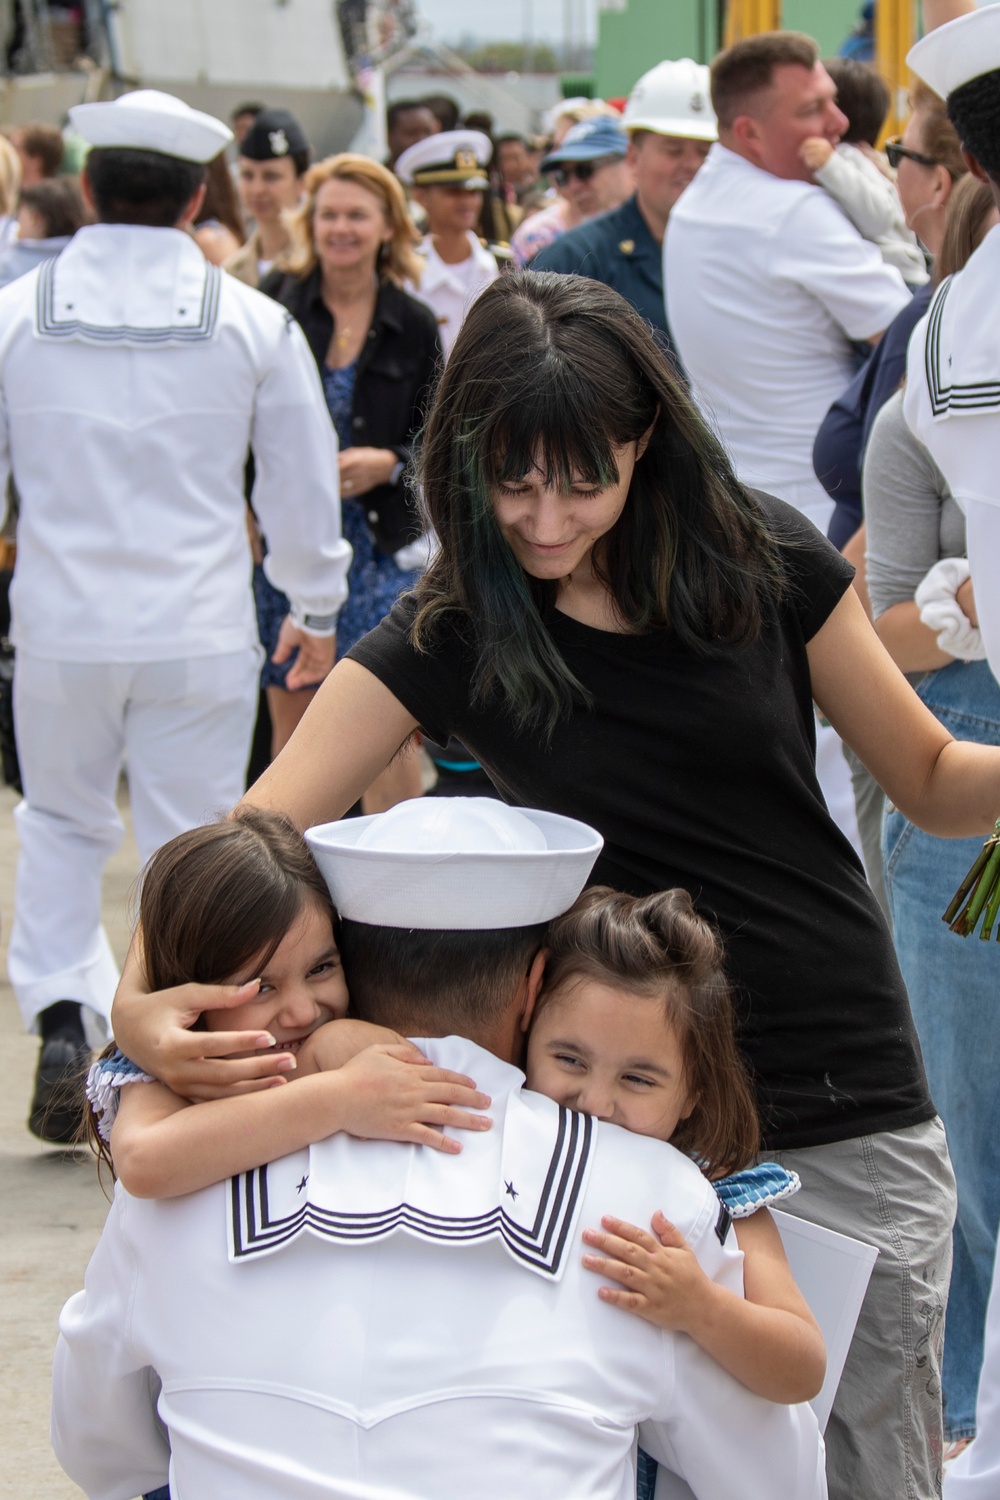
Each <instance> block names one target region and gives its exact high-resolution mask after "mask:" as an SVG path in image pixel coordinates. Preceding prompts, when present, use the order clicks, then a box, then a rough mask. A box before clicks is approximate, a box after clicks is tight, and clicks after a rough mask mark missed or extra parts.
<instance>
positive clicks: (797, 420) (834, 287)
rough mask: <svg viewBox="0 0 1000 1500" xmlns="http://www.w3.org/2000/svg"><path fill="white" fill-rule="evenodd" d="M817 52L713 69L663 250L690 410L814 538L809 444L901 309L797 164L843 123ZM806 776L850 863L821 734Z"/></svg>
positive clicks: (770, 52) (818, 504)
mask: <svg viewBox="0 0 1000 1500" xmlns="http://www.w3.org/2000/svg"><path fill="white" fill-rule="evenodd" d="M818 57H819V52H818V48H817V46H816V43H815V42H814V41H813V40H812V39H811V38H810V37H807V36H802V35H800V34H799V33H798V32H794V31H787V32H782V31H775V32H766V33H764V34H763V35H761V36H754V37H747V38H746V39H745V40H743V41H741V42H737V43H736V45H735V46H733V47H730V48H729V49H728V50H727V51H725V52H722V53H720V55H719V56H718V57H717V58H716V59H715V61H714V62H713V64H712V70H711V80H712V104H713V106H714V108H715V112H716V114H717V116H718V119H719V141H718V144H717V145H715V146H713V147H712V150H711V152H710V154H709V157H708V160H707V162H706V163H705V165H704V167H702V169H701V171H700V172H699V173H698V176H697V177H696V178H695V179H694V181H693V182H692V184H691V186H690V187H689V188H688V189H687V190H686V191H685V192H684V193H683V194H682V195H681V198H680V200H679V201H678V203H677V204H676V206H675V208H674V211H673V213H672V214H671V215H670V223H669V225H668V226H667V235H666V239H665V242H664V254H665V276H664V279H665V284H666V288H667V293H666V296H667V318H668V322H669V324H670V327H671V329H672V330H673V335H674V342H675V343H676V345H677V350H678V353H679V354H680V357H681V363H682V364H683V366H684V368H685V369H686V371H687V373H688V375H689V377H690V380H691V388H692V393H693V395H694V399H695V401H696V402H697V404H698V406H699V407H700V409H701V412H702V415H703V416H704V417H705V418H706V420H707V421H708V422H709V423H711V424H712V425H713V426H715V427H716V428H717V430H718V432H719V433H720V435H721V436H722V439H723V441H724V442H725V445H726V447H727V449H728V450H729V454H730V457H731V458H732V460H733V464H734V466H735V468H736V473H737V474H738V476H739V478H740V479H742V480H743V481H744V483H745V484H748V485H752V486H755V487H756V488H758V489H762V490H767V491H768V492H769V493H770V494H773V495H777V496H778V497H779V498H780V499H782V500H787V501H788V503H789V504H790V505H794V506H795V507H796V509H797V510H800V511H802V513H803V514H804V515H806V516H808V517H809V519H810V520H811V521H812V522H814V524H815V525H816V526H818V527H819V529H820V530H821V531H822V532H824V533H825V532H826V529H827V526H828V524H829V522H830V518H831V516H832V514H833V501H832V500H831V499H830V497H829V495H828V494H827V493H826V491H825V490H824V488H823V486H822V485H821V484H820V482H819V480H818V479H817V478H816V475H815V473H814V471H813V463H812V450H813V442H814V440H815V437H816V431H817V429H818V427H819V424H820V422H821V421H822V420H823V418H824V417H825V415H826V413H827V411H828V410H829V408H830V405H831V403H832V402H833V401H834V400H835V399H836V398H837V396H839V395H840V394H841V392H842V391H843V390H844V389H845V387H846V386H847V385H848V384H849V382H850V379H851V376H852V374H853V373H854V369H855V366H856V352H855V350H853V349H852V343H861V344H864V343H866V342H867V341H871V340H875V339H877V338H878V336H879V335H880V334H881V333H883V332H884V330H885V329H886V328H887V327H888V325H889V323H890V322H891V321H892V319H893V318H894V317H895V316H896V314H897V313H898V312H899V311H900V309H901V308H903V307H905V306H906V304H907V302H908V300H909V296H910V294H909V292H908V290H907V288H906V286H905V285H904V283H903V278H902V276H901V275H900V274H899V272H898V271H897V270H895V269H894V268H893V267H890V266H887V265H885V264H884V263H883V260H882V257H881V255H880V253H879V251H878V250H877V249H876V247H875V246H874V245H872V244H869V243H868V242H867V241H866V240H863V239H862V238H861V236H860V234H859V233H858V231H857V230H856V229H855V228H854V225H853V224H852V223H851V222H850V220H849V219H848V218H847V216H846V215H845V214H844V213H843V212H842V210H841V209H840V208H839V207H838V206H837V204H836V203H835V202H834V201H833V199H832V198H831V197H829V196H828V195H827V194H826V193H825V192H824V191H823V189H822V188H821V187H817V186H816V184H815V183H814V182H813V179H812V175H811V173H810V171H809V169H808V167H807V166H806V165H805V163H804V162H803V160H802V157H801V155H800V152H801V148H802V145H803V142H804V141H805V140H806V139H807V138H808V137H810V136H813V137H815V136H822V137H824V138H825V139H826V140H828V141H829V142H830V144H831V145H836V143H837V142H838V141H839V140H840V136H841V133H842V131H843V130H844V129H845V127H846V123H847V122H846V119H845V117H844V115H843V114H841V112H840V110H839V109H838V108H837V105H836V94H837V90H836V87H835V85H834V82H833V80H832V78H831V77H830V75H829V74H828V73H827V71H826V69H825V68H824V67H823V66H822V64H821V63H820V62H819V60H818ZM816 750H817V760H816V764H817V773H818V775H819V779H820V784H821V786H822V788H823V793H824V795H825V797H826V800H827V804H828V806H829V808H830V811H831V813H832V814H833V816H834V818H835V819H836V821H837V822H838V824H839V825H840V827H841V828H842V829H843V831H844V833H845V834H846V835H847V836H848V838H850V839H851V841H852V843H853V844H854V846H855V848H856V849H857V850H858V852H859V854H860V852H861V850H860V837H859V835H858V827H857V815H856V812H855V805H854V793H853V791H852V788H851V779H850V772H849V770H848V767H847V762H846V761H845V759H844V755H843V751H842V748H841V745H840V741H839V740H838V739H837V737H836V736H835V735H834V733H833V731H832V730H830V729H828V728H827V727H826V726H822V725H821V726H820V732H819V733H818V735H817V747H816Z"/></svg>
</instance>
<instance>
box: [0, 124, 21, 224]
mask: <svg viewBox="0 0 1000 1500" xmlns="http://www.w3.org/2000/svg"><path fill="white" fill-rule="evenodd" d="M20 191H21V158H20V157H19V156H18V154H17V152H16V150H15V149H14V147H13V146H12V145H11V143H10V141H9V140H8V139H7V137H6V136H5V135H0V250H6V249H7V248H8V247H9V246H10V245H12V244H13V243H14V241H15V240H16V239H17V200H18V195H19V193H20Z"/></svg>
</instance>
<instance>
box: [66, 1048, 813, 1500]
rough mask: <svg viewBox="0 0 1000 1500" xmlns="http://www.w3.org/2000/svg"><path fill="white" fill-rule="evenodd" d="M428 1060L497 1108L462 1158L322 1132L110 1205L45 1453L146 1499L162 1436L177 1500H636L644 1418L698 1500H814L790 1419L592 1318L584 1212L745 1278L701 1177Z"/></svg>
mask: <svg viewBox="0 0 1000 1500" xmlns="http://www.w3.org/2000/svg"><path fill="white" fill-rule="evenodd" d="M420 1045H421V1047H422V1048H423V1049H424V1050H425V1052H426V1053H427V1055H428V1056H429V1057H430V1058H431V1059H432V1060H433V1061H434V1062H435V1063H437V1064H438V1065H440V1066H443V1067H450V1068H457V1069H459V1070H460V1071H462V1072H465V1073H468V1074H469V1075H470V1076H472V1077H474V1078H475V1079H476V1081H477V1083H478V1085H479V1086H480V1087H481V1088H483V1089H485V1090H487V1091H488V1092H489V1093H490V1095H491V1096H492V1100H493V1103H492V1107H491V1114H492V1116H493V1118H494V1120H495V1124H494V1127H493V1129H492V1130H491V1131H489V1132H488V1133H485V1134H483V1135H478V1134H477V1135H463V1137H462V1142H463V1151H462V1154H461V1155H460V1156H458V1157H450V1156H449V1157H446V1156H442V1155H441V1154H440V1153H437V1152H433V1151H428V1150H426V1149H424V1148H419V1147H412V1146H400V1145H395V1144H381V1143H361V1142H358V1141H354V1140H351V1139H350V1138H349V1137H347V1136H335V1137H332V1138H331V1139H329V1140H327V1141H323V1142H321V1143H320V1144H319V1145H317V1146H314V1147H313V1148H312V1149H311V1150H309V1151H303V1152H299V1153H296V1154H295V1155H294V1156H291V1157H287V1158H285V1159H284V1160H282V1161H279V1162H276V1163H274V1164H273V1165H272V1166H270V1167H267V1168H263V1169H261V1170H260V1171H258V1172H253V1173H248V1174H245V1175H244V1176H243V1177H239V1178H234V1179H233V1180H232V1182H231V1183H226V1184H221V1185H219V1186H217V1187H214V1188H210V1189H207V1190H206V1191H204V1192H201V1193H196V1194H193V1195H191V1196H190V1197H187V1198H180V1199H174V1200H172V1201H167V1202H162V1203H154V1202H149V1201H139V1200H136V1199H132V1198H130V1197H129V1196H128V1194H126V1193H124V1192H123V1191H122V1190H121V1188H119V1189H118V1191H117V1194H116V1198H115V1203H114V1205H113V1207H112V1210H111V1214H110V1216H109V1219H108V1223H107V1227H106V1228H105V1231H104V1234H103V1237H102V1239H101V1243H100V1245H99V1246H98V1248H97V1251H96V1253H95V1255H94V1258H93V1260H92V1262H91V1265H90V1268H89V1271H88V1273H87V1281H86V1289H85V1291H83V1292H81V1293H79V1294H78V1295H77V1296H76V1297H74V1298H73V1299H72V1300H71V1301H70V1302H69V1303H68V1304H67V1306H66V1308H65V1309H64V1311H63V1314H62V1318H61V1324H60V1327H61V1333H60V1339H59V1346H58V1350H57V1353H56V1361H55V1372H54V1409H53V1441H54V1444H55V1448H56V1452H57V1455H58V1457H59V1459H60V1462H61V1463H62V1464H63V1466H64V1467H65V1468H66V1470H67V1472H68V1473H69V1474H70V1476H71V1477H72V1478H73V1479H74V1480H75V1481H76V1483H78V1484H79V1485H80V1486H81V1487H82V1488H83V1489H84V1490H85V1491H86V1493H87V1494H88V1495H89V1496H91V1497H92V1500H126V1497H131V1496H133V1495H135V1494H136V1493H137V1492H139V1491H141V1490H144V1489H150V1488H152V1487H154V1486H155V1485H158V1484H162V1483H163V1482H164V1480H165V1479H166V1477H167V1458H168V1439H169V1447H170V1452H171V1454H172V1458H171V1466H170V1483H171V1488H172V1491H173V1495H174V1500H192V1497H201V1496H209V1495H211V1496H226V1495H237V1494H238V1495H239V1496H240V1500H265V1497H266V1500H274V1496H275V1495H276V1494H279V1493H280V1494H281V1495H282V1497H283V1500H320V1497H331V1496H336V1497H340V1500H373V1497H375V1496H378V1497H380V1500H392V1497H398V1500H404V1497H405V1500H457V1497H459V1496H468V1495H475V1496H476V1497H477V1500H494V1497H495V1500H511V1497H512V1496H515V1495H516V1496H518V1497H519V1500H552V1497H553V1496H567V1497H569V1496H572V1497H573V1500H634V1495H635V1471H634V1440H635V1429H636V1427H637V1425H638V1424H639V1423H644V1424H645V1425H644V1427H643V1432H642V1441H643V1443H644V1445H645V1446H646V1447H647V1448H648V1449H649V1450H650V1451H651V1452H652V1453H653V1454H654V1456H655V1457H656V1458H657V1459H659V1460H660V1461H661V1462H662V1463H665V1464H667V1465H669V1466H670V1467H671V1468H672V1469H673V1470H674V1472H675V1473H677V1474H679V1475H680V1476H682V1479H683V1481H684V1482H685V1483H686V1484H687V1485H689V1486H690V1490H691V1492H692V1493H693V1494H694V1495H695V1496H697V1497H702V1500H721V1497H723V1496H725V1497H726V1500H775V1497H779V1496H780V1500H821V1497H823V1496H825V1494H826V1484H825V1477H824V1467H823V1444H822V1439H821V1438H820V1436H819V1432H818V1429H817V1426H816V1421H815V1418H814V1416H813V1413H812V1411H811V1409H810V1408H809V1407H779V1406H772V1405H770V1404H769V1403H767V1402H765V1401H761V1400H759V1399H758V1398H757V1397H754V1396H751V1395H750V1393H749V1392H748V1391H746V1390H745V1389H744V1388H743V1387H742V1386H740V1385H739V1384H738V1383H737V1382H736V1381H735V1380H733V1379H732V1378H731V1377H730V1376H729V1375H727V1374H725V1373H724V1372H723V1371H722V1369H721V1368H720V1367H719V1366H718V1365H716V1364H715V1363H714V1362H713V1361H712V1360H711V1359H709V1358H708V1356H707V1355H705V1354H704V1353H703V1352H702V1351H701V1350H700V1349H699V1348H698V1347H697V1345H696V1344H695V1343H694V1342H693V1341H692V1340H691V1339H689V1338H687V1337H685V1336H683V1335H673V1334H668V1333H663V1332H662V1331H660V1330H658V1329H656V1328H654V1327H652V1326H651V1325H650V1324H649V1323H646V1322H645V1321H643V1320H642V1319H639V1318H636V1317H632V1316H630V1315H628V1314H626V1313H623V1312H621V1311H620V1310H618V1309H616V1308H613V1307H609V1306H607V1305H606V1304H605V1303H603V1302H601V1301H600V1300H599V1298H598V1296H597V1291H598V1287H599V1285H600V1282H599V1280H598V1278H597V1277H596V1276H595V1275H594V1274H593V1273H592V1272H589V1271H585V1270H584V1269H583V1266H582V1264H581V1256H582V1253H583V1249H584V1247H583V1245H582V1243H581V1239H580V1235H581V1231H582V1230H583V1228H584V1227H586V1226H596V1225H599V1222H600V1217H601V1215H602V1214H603V1213H609V1212H613V1213H615V1214H618V1215H621V1216H623V1217H625V1218H627V1219H630V1220H632V1221H633V1222H635V1223H639V1224H648V1223H649V1221H650V1218H651V1216H652V1214H653V1212H654V1210H655V1209H656V1208H658V1207H659V1208H662V1209H663V1210H664V1212H665V1213H666V1214H667V1215H668V1217H669V1218H670V1219H671V1220H672V1221H673V1222H674V1223H675V1224H677V1225H678V1227H679V1228H680V1229H681V1231H682V1233H683V1234H684V1235H685V1236H686V1238H687V1239H688V1241H689V1243H690V1244H691V1246H692V1248H693V1250H694V1252H695V1254H696V1255H697V1256H698V1259H699V1261H700V1262H701V1264H702V1266H703V1267H704V1269H705V1271H706V1272H707V1274H708V1275H709V1276H711V1277H712V1278H714V1279H715V1280H717V1281H719V1282H720V1283H723V1284H725V1285H727V1286H729V1287H732V1288H734V1289H736V1290H739V1288H740V1285H741V1264H742V1257H741V1255H740V1254H739V1252H738V1250H737V1249H736V1245H735V1239H734V1236H733V1234H732V1233H731V1231H730V1232H728V1233H727V1230H728V1222H727V1219H726V1217H725V1215H724V1213H722V1211H721V1206H720V1204H719V1201H718V1199H717V1198H716V1196H715V1193H714V1192H713V1190H712V1189H711V1187H710V1186H709V1184H708V1183H707V1182H706V1181H705V1180H704V1178H703V1177H702V1176H701V1174H700V1173H699V1172H698V1170H697V1168H696V1167H695V1166H694V1165H693V1164H692V1163H691V1162H690V1161H689V1160H688V1159H686V1158H684V1157H682V1156H681V1155H679V1154H678V1153H677V1152H676V1151H674V1150H673V1149H672V1148H671V1147H669V1146H666V1145H663V1144H661V1143H660V1142H657V1141H652V1140H649V1139H646V1138H644V1137H642V1136H633V1135H628V1134H626V1133H625V1132H624V1131H622V1130H619V1129H618V1128H617V1127H614V1126H609V1125H604V1124H601V1125H598V1123H597V1122H596V1121H594V1120H592V1119H590V1118H589V1117H587V1116H583V1115H575V1114H572V1113H570V1112H568V1111H566V1110H562V1109H560V1108H559V1107H558V1106H557V1105H555V1104H554V1103H552V1101H550V1100H548V1099H543V1098H542V1097H541V1096H540V1095H537V1094H531V1093H528V1092H525V1091H523V1083H524V1078H523V1074H521V1073H520V1072H519V1071H518V1070H517V1069H516V1068H513V1067H510V1066H509V1065H507V1064H505V1063H503V1062H501V1061H499V1060H498V1059H497V1058H495V1057H494V1056H493V1055H492V1054H490V1053H488V1052H485V1051H483V1050H482V1049H481V1048H479V1047H477V1046H475V1045H473V1044H472V1043H471V1042H468V1041H465V1040H463V1039H462V1038H459V1037H448V1038H445V1039H442V1040H435V1041H429V1042H421V1043H420ZM723 1241H724V1243H723ZM157 1408H158V1410H157ZM161 1423H162V1424H165V1425H161Z"/></svg>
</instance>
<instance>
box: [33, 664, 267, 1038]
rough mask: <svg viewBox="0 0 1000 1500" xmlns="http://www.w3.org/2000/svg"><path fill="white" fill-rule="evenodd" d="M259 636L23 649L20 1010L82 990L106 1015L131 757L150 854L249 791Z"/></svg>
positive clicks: (139, 835)
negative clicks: (118, 650)
mask: <svg viewBox="0 0 1000 1500" xmlns="http://www.w3.org/2000/svg"><path fill="white" fill-rule="evenodd" d="M259 665H260V654H259V650H258V649H257V648H253V647H249V648H247V649H246V650H243V651H237V652H231V653H228V654H225V655H219V656H200V657H193V658H190V659H188V660H183V661H154V662H142V663H126V662H58V661H47V660H44V659H42V658H39V657H33V656H31V655H30V654H26V653H24V652H23V651H19V652H18V654H17V664H16V668H15V673H14V717H15V724H16V729H17V741H18V750H19V754H20V760H21V774H22V779H23V782H24V801H23V802H21V803H20V804H19V805H18V807H17V809H16V811H15V814H14V817H15V821H16V824H17V831H18V835H19V839H20V853H19V857H18V864H17V878H16V883H15V892H14V923H13V928H12V931H11V938H10V949H9V952H8V958H7V967H8V974H9V977H10V982H11V985H12V986H13V989H14V993H15V994H16V996H17V1000H18V1004H19V1005H20V1007H21V1014H22V1015H23V1017H24V1020H25V1024H26V1025H27V1026H28V1027H29V1029H34V1027H35V1018H36V1017H37V1015H38V1012H39V1011H41V1010H44V1009H45V1007H46V1006H48V1005H52V1004H53V1003H54V1002H55V1001H56V1000H77V1001H80V1002H81V1003H82V1004H83V1005H86V1006H88V1007H89V1008H90V1009H91V1010H93V1011H95V1012H96V1013H97V1014H98V1015H100V1016H103V1017H105V1018H107V1017H108V1016H109V1015H110V1013H111V1002H112V1000H113V998H114V992H115V986H116V985H117V982H118V969H117V965H116V963H115V960H114V957H113V955H112V952H111V947H110V944H109V942H108V939H107V935H106V934H105V931H104V928H103V926H102V925H101V876H102V873H103V870H104V866H105V863H106V862H107V860H108V858H109V856H110V855H111V854H113V853H114V851H115V850H116V849H117V848H118V845H119V844H120V843H121V839H122V836H123V833H124V829H123V827H122V821H121V818H120V817H119V815H118V809H117V807H116V804H115V793H116V790H117V785H118V777H119V773H120V771H121V767H122V763H123V761H124V763H125V766H126V768H127V771H128V781H129V795H130V801H131V806H132V819H133V824H134V828H135V837H136V843H137V844H138V846H139V854H140V857H141V858H142V861H143V863H145V861H146V860H147V859H148V858H149V856H150V855H151V854H152V853H153V852H154V850H156V849H157V848H159V846H160V845H161V844H162V843H164V842H165V841H166V840H167V839H170V838H173V837H174V836H175V835H176V834H178V833H182V832H183V831H184V830H185V829H187V828H193V827H195V826H196V825H197V824H199V823H203V822H207V821H209V820H211V819H212V818H214V817H216V816H218V815H219V814H220V813H224V812H227V811H228V810H229V808H230V807H232V806H233V804H234V803H236V802H238V801H239V799H240V797H241V796H242V795H243V786H244V777H245V774H246V765H247V760H248V757H249V751H250V739H251V736H252V734H253V725H254V718H255V715H256V710H257V696H258V687H257V684H258V676H259Z"/></svg>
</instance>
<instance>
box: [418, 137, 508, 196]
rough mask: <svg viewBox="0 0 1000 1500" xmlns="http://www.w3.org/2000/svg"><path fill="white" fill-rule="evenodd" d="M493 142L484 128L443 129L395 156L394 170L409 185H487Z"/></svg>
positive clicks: (475, 186)
mask: <svg viewBox="0 0 1000 1500" xmlns="http://www.w3.org/2000/svg"><path fill="white" fill-rule="evenodd" d="M492 155H493V145H492V142H491V141H490V138H489V136H488V135H484V134H483V132H482V131H481V130H440V131H438V133H437V135H429V136H427V137H426V138H425V139H424V140H422V141H417V142H416V144H415V145H413V146H407V148H406V150H405V151H403V152H402V153H401V154H400V155H399V157H397V159H396V165H395V168H394V171H395V173H396V176H397V177H398V178H399V180H400V182H402V183H405V185H406V186H407V187H436V186H439V185H444V186H447V187H464V188H469V189H480V190H481V189H483V188H488V187H489V185H490V183H489V178H488V177H487V175H486V168H487V167H488V166H489V164H490V157H491V156H492Z"/></svg>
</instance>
